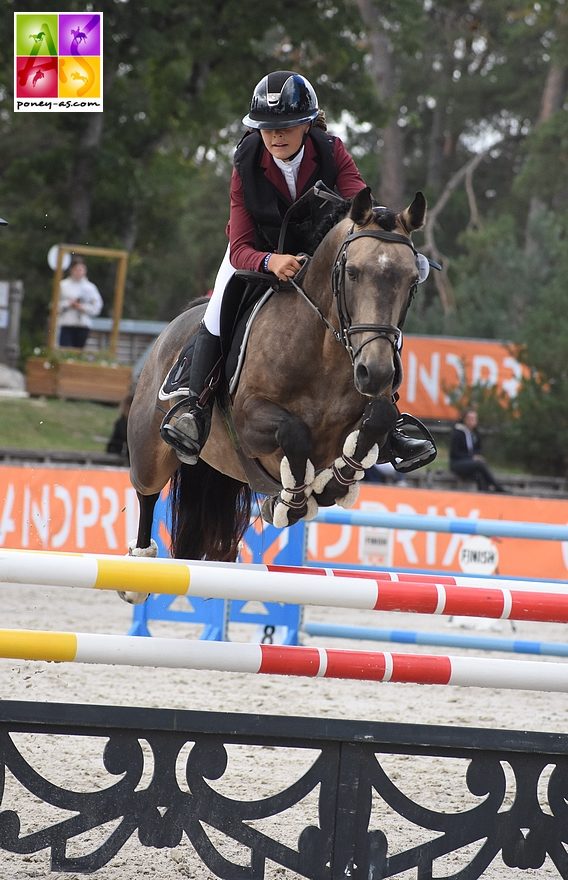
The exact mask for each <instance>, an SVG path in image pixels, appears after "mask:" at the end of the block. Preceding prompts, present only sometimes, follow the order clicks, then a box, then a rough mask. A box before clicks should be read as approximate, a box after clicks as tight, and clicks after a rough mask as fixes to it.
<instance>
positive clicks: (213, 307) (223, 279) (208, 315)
mask: <svg viewBox="0 0 568 880" xmlns="http://www.w3.org/2000/svg"><path fill="white" fill-rule="evenodd" d="M234 274H235V269H234V267H233V266H232V265H231V260H230V255H229V245H227V250H226V251H225V256H224V257H223V262H222V263H221V265H220V266H219V270H218V272H217V277H216V278H215V284H214V285H213V293H212V294H211V299H210V300H209V303H208V305H207V308H206V309H205V314H204V316H203V323H204V324H205V326H206V327H207V329H208V330H209V332H210V333H212V334H213V336H220V334H221V325H220V320H219V319H220V316H221V303H222V301H223V294H224V292H225V288H226V286H227V284H228V283H229V281H230V280H231V278H232V277H233V275H234Z"/></svg>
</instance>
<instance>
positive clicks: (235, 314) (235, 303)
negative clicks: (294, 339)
mask: <svg viewBox="0 0 568 880" xmlns="http://www.w3.org/2000/svg"><path fill="white" fill-rule="evenodd" d="M308 262H309V259H306V260H305V262H304V264H303V265H302V268H301V269H300V270H299V272H297V274H296V278H295V279H294V280H295V281H297V282H301V279H302V277H303V275H304V273H305V272H306V269H307V266H308ZM292 290H294V288H293V286H292V285H291V284H290V283H289V282H283V281H278V280H277V279H276V277H275V276H274V275H267V274H266V273H265V272H246V271H238V272H235V274H234V275H233V276H232V278H231V279H230V280H229V282H228V284H227V287H226V288H225V292H224V294H223V302H222V306H221V353H222V364H220V365H219V366H217V367H216V368H215V370H214V371H213V373H212V374H211V375H210V377H209V379H210V383H209V384H210V385H211V389H212V391H214V390H216V388H217V387H218V385H219V382H220V380H221V372H222V374H223V376H224V379H225V382H226V383H227V387H228V392H229V394H234V393H235V391H236V389H237V386H238V382H239V377H240V374H241V371H242V368H243V364H244V360H245V354H246V348H247V344H248V339H249V336H250V331H251V329H252V325H253V323H254V321H255V319H256V317H257V316H258V313H259V312H260V310H261V308H262V307H263V306H264V305H265V304H266V303H267V302H268V300H269V299H270V297H271V296H272V295H273V294H274V293H275V292H278V293H279V294H280V293H286V291H288V292H290V291H292ZM194 347H195V340H194V339H192V340H191V341H190V342H189V343H188V344H187V346H186V347H185V348H184V349H183V351H182V353H181V354H180V356H179V358H178V359H177V361H176V363H175V364H174V365H173V367H172V368H171V370H170V372H169V373H168V375H167V376H166V379H165V381H164V384H163V385H162V388H161V389H160V393H159V397H160V399H161V400H170V399H171V398H174V397H182V396H185V395H187V394H188V393H189V374H190V369H191V359H192V357H193V350H194Z"/></svg>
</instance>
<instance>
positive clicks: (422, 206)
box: [400, 192, 426, 232]
mask: <svg viewBox="0 0 568 880" xmlns="http://www.w3.org/2000/svg"><path fill="white" fill-rule="evenodd" d="M400 216H401V219H402V222H403V223H404V225H405V226H406V228H407V229H408V231H409V232H412V231H413V230H414V229H420V227H421V226H424V219H425V217H426V199H425V198H424V193H421V192H417V193H416V195H415V196H414V201H413V202H412V204H410V205H409V206H408V208H405V210H404V211H403V212H402V213H401V215H400Z"/></svg>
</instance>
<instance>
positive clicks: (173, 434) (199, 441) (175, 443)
mask: <svg viewBox="0 0 568 880" xmlns="http://www.w3.org/2000/svg"><path fill="white" fill-rule="evenodd" d="M197 401H198V398H197V396H195V395H192V396H191V397H190V398H189V399H188V398H187V397H185V398H184V399H183V400H178V402H177V403H176V404H174V406H172V407H171V409H170V410H168V412H167V413H166V414H165V416H164V418H163V419H162V424H161V425H160V437H161V438H162V440H164V442H165V443H167V444H168V445H169V446H172V447H173V449H174V450H175V452H176V455H177V457H178V458H179V460H180V461H181V462H183V463H184V464H196V463H197V459H198V458H199V454H200V452H201V450H202V449H203V447H204V446H205V443H206V441H207V437H208V436H209V429H210V426H211V410H210V408H209V407H208V406H204V407H200V406H199V405H198V403H197ZM192 406H193V407H194V410H193V411H192ZM188 407H189V408H188ZM183 409H188V413H187V415H188V416H189V415H193V417H194V421H195V425H196V436H195V437H190V436H188V435H187V434H185V433H184V432H183V431H181V430H180V429H179V428H178V427H177V426H176V425H172V424H170V421H171V418H172V416H175V415H176V414H177V413H178V411H179V410H183ZM200 419H202V420H203V422H202V424H200Z"/></svg>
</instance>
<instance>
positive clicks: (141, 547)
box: [129, 492, 160, 556]
mask: <svg viewBox="0 0 568 880" xmlns="http://www.w3.org/2000/svg"><path fill="white" fill-rule="evenodd" d="M136 496H137V498H138V504H139V506H140V513H139V516H138V534H137V536H136V542H135V543H134V544H133V545H132V546H131V547H129V551H130V555H131V556H157V550H158V548H157V544H156V542H155V541H153V540H152V523H153V521H154V508H155V507H156V502H157V501H158V498H159V497H160V493H159V492H155V493H154V494H152V495H142V493H141V492H137V493H136ZM154 548H155V550H156V552H155V553H148V552H143V551H148V550H153V549H154ZM136 551H140V552H136Z"/></svg>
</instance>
